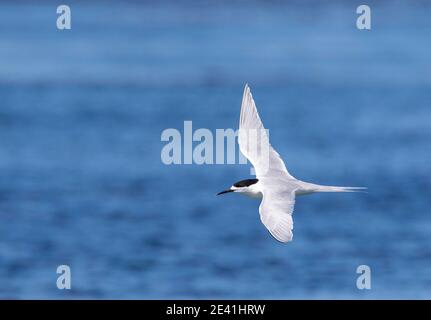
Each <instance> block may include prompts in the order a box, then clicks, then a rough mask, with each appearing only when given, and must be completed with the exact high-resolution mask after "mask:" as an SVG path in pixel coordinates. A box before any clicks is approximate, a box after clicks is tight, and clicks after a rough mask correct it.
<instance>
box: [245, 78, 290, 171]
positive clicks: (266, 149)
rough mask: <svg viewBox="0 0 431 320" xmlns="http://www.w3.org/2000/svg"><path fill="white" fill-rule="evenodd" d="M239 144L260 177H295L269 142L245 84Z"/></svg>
mask: <svg viewBox="0 0 431 320" xmlns="http://www.w3.org/2000/svg"><path fill="white" fill-rule="evenodd" d="M257 137H258V138H259V139H257ZM238 144H239V148H240V150H241V152H242V154H243V155H244V156H245V157H246V158H247V159H248V160H249V161H250V162H251V164H252V165H253V167H254V170H255V172H256V176H257V177H258V178H259V176H280V175H283V176H287V177H288V178H291V179H295V178H294V177H293V176H292V175H290V174H289V172H288V171H287V169H286V166H285V165H284V162H283V160H282V159H281V157H280V155H279V154H278V153H277V151H275V150H274V148H273V147H272V146H271V144H270V143H269V138H268V133H267V132H266V130H265V127H264V126H263V123H262V121H261V120H260V117H259V113H258V112H257V109H256V104H255V103H254V100H253V96H252V95H251V91H250V88H249V86H248V85H245V88H244V95H243V97H242V104H241V115H240V119H239V133H238Z"/></svg>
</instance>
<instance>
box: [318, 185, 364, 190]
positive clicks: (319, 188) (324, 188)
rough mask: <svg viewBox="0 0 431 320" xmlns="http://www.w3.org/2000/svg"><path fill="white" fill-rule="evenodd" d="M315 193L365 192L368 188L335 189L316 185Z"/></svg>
mask: <svg viewBox="0 0 431 320" xmlns="http://www.w3.org/2000/svg"><path fill="white" fill-rule="evenodd" d="M314 190H315V191H314V192H365V190H367V188H366V187H333V186H321V185H314Z"/></svg>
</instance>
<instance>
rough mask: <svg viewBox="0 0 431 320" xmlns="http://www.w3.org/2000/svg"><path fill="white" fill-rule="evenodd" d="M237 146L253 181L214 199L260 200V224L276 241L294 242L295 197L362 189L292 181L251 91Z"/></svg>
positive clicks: (245, 97)
mask: <svg viewBox="0 0 431 320" xmlns="http://www.w3.org/2000/svg"><path fill="white" fill-rule="evenodd" d="M238 144H239V148H240V150H241V153H242V154H243V155H244V156H245V157H246V158H247V159H248V160H249V161H250V163H251V164H252V165H253V168H254V170H255V173H256V178H255V179H246V180H241V181H239V182H236V183H234V184H233V185H232V186H231V187H230V188H229V189H227V190H225V191H222V192H219V193H218V194H217V195H220V194H225V193H229V192H237V193H241V194H243V195H246V196H249V197H252V198H259V199H262V201H261V203H260V206H259V214H260V220H261V221H262V223H263V224H264V225H265V227H266V228H267V229H268V231H269V232H270V233H271V235H272V236H273V237H274V238H275V239H276V240H278V241H280V242H283V243H286V242H289V241H291V240H292V238H293V232H292V230H293V220H292V213H293V208H294V206H295V197H296V196H300V195H306V194H312V193H316V192H354V191H359V190H361V189H366V188H363V187H334V186H324V185H318V184H313V183H308V182H304V181H301V180H298V179H296V178H295V177H293V176H292V175H291V174H290V173H289V172H288V171H287V169H286V166H285V164H284V162H283V160H282V159H281V157H280V155H279V154H278V153H277V151H275V149H274V148H273V147H272V146H271V144H270V143H269V137H268V133H267V131H266V129H265V128H264V126H263V123H262V121H261V119H260V117H259V113H258V112H257V109H256V104H255V102H254V100H253V96H252V94H251V91H250V88H249V86H248V85H246V86H245V88H244V95H243V98H242V104H241V114H240V120H239V132H238Z"/></svg>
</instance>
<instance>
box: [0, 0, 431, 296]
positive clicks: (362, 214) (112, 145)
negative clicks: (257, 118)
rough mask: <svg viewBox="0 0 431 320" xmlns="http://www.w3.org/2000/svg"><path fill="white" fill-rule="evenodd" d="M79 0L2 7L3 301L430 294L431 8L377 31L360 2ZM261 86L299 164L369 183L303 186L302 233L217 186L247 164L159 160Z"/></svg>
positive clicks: (324, 176) (387, 5) (278, 132)
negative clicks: (64, 278) (63, 8)
mask: <svg viewBox="0 0 431 320" xmlns="http://www.w3.org/2000/svg"><path fill="white" fill-rule="evenodd" d="M69 5H70V6H71V10H72V29H71V30H68V31H58V30H57V29H56V27H55V20H56V17H57V15H56V6H57V3H54V2H49V1H47V2H42V4H39V3H38V4H37V5H36V4H32V3H30V2H24V3H21V4H13V3H3V2H2V3H0V30H2V32H1V34H0V48H1V50H0V298H36V299H45V298H55V299H76V298H95V299H107V298H120V299H127V298H132V299H141V298H142V299H154V298H226V299H229V298H275V299H296V298H312V299H319V298H336V299H342V298H353V299H366V298H372V299H374V298H430V297H431V216H430V212H429V208H430V207H431V200H430V196H431V181H430V177H431V169H430V154H431V144H430V139H431V126H430V120H431V109H430V105H431V90H430V89H431V60H430V59H429V57H430V56H431V43H430V41H429V36H430V32H431V20H430V19H429V17H430V16H429V12H430V11H429V9H430V6H429V5H428V4H427V3H426V2H409V5H408V6H407V4H406V2H401V1H400V2H395V1H379V2H376V3H375V4H374V3H370V6H371V8H372V19H373V20H372V30H371V31H359V30H357V29H356V27H355V23H356V17H357V14H356V6H357V4H356V3H355V2H350V1H347V2H346V1H344V2H339V3H332V4H331V3H327V2H318V1H314V2H312V3H311V4H308V5H305V4H302V3H300V2H290V3H288V4H284V3H282V2H269V3H268V2H263V1H262V2H260V1H255V2H254V1H247V2H237V3H231V2H227V1H226V2H225V1H222V2H217V3H211V2H205V3H200V4H197V3H196V2H192V1H185V2H181V3H176V2H171V1H167V2H160V3H158V4H153V3H151V2H143V3H141V2H109V3H107V2H94V3H91V4H89V3H86V2H81V1H69ZM246 82H248V83H249V84H250V86H251V88H252V90H253V94H254V97H255V100H256V103H257V105H258V108H259V111H260V114H261V117H262V119H263V121H264V123H265V125H266V126H267V127H268V128H269V129H270V135H271V141H272V144H273V145H274V147H275V148H276V149H277V150H278V151H279V153H280V154H281V155H282V157H283V158H284V160H285V161H286V164H287V166H288V168H289V170H290V172H291V173H292V174H293V175H295V176H296V177H298V178H300V179H303V180H306V181H311V182H315V183H321V184H330V185H348V186H349V185H351V186H366V187H368V188H369V192H368V193H366V194H322V195H312V196H308V197H302V198H298V199H297V202H296V206H295V212H294V222H295V229H294V241H293V242H292V243H289V244H288V245H283V244H280V243H278V242H276V241H275V240H273V239H272V238H271V237H270V235H269V234H268V232H267V231H266V230H265V228H264V227H263V225H262V224H261V223H260V220H259V216H258V206H259V202H257V201H254V200H251V199H247V198H245V197H240V196H235V195H226V196H225V197H223V198H221V197H216V196H215V194H216V193H217V192H219V191H221V190H223V189H225V188H226V187H228V186H230V185H231V184H232V183H233V182H235V181H238V180H241V179H245V178H248V177H250V176H249V166H248V165H172V166H166V165H164V164H163V163H162V162H161V159H160V152H161V149H162V148H163V146H164V144H165V143H164V142H162V141H161V140H160V135H161V132H162V131H163V130H164V129H166V128H176V129H178V130H180V131H181V130H182V127H183V122H184V121H186V120H191V121H193V127H194V128H196V129H197V128H209V129H211V130H215V129H216V128H236V126H237V123H238V117H239V107H240V102H241V96H242V90H243V86H244V84H245V83H246ZM63 264H67V265H69V266H70V267H71V270H72V289H71V290H58V289H57V287H56V280H57V277H58V275H57V274H56V269H57V266H58V265H63ZM359 265H368V266H370V268H371V270H372V288H371V290H358V289H357V288H356V279H357V277H358V276H359V275H358V274H356V268H357V267H358V266H359Z"/></svg>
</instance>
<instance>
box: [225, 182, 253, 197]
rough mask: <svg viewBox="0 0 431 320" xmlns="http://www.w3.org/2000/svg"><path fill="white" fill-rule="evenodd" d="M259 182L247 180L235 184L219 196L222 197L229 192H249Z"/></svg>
mask: <svg viewBox="0 0 431 320" xmlns="http://www.w3.org/2000/svg"><path fill="white" fill-rule="evenodd" d="M257 181H258V179H246V180H241V181H238V182H235V183H234V184H233V186H231V187H230V188H229V189H227V190H224V191H222V192H219V193H217V195H221V194H225V193H229V192H246V191H247V190H249V189H250V186H251V185H254V184H255V183H257Z"/></svg>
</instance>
